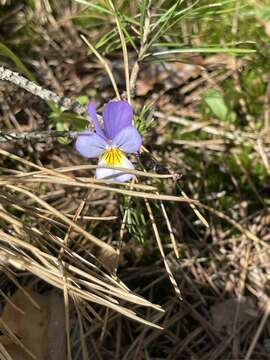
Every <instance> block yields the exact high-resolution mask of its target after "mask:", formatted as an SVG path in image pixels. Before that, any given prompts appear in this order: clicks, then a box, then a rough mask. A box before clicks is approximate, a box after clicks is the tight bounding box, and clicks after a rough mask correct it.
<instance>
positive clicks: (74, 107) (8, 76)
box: [0, 66, 86, 115]
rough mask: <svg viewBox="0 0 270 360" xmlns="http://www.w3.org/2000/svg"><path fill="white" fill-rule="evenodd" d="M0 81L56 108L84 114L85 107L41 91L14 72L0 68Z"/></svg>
mask: <svg viewBox="0 0 270 360" xmlns="http://www.w3.org/2000/svg"><path fill="white" fill-rule="evenodd" d="M0 80H5V81H9V82H11V83H13V84H16V85H17V86H19V87H21V88H23V89H25V90H26V91H28V92H30V93H31V94H34V95H36V96H39V97H40V98H41V99H43V100H45V101H52V102H54V103H55V104H57V105H58V106H63V107H64V108H66V109H68V110H71V111H73V112H75V113H77V114H79V115H83V114H84V113H85V110H86V107H85V106H82V105H81V104H80V103H79V102H78V101H75V100H71V99H69V98H67V97H65V96H59V95H57V94H55V93H54V92H52V91H50V90H46V89H43V88H42V87H41V86H39V85H37V84H35V83H34V82H32V81H30V80H27V79H26V78H25V77H23V76H21V75H20V74H18V73H16V72H14V71H11V70H9V69H6V68H4V67H3V66H0Z"/></svg>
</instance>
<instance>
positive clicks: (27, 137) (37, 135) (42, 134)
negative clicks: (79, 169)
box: [0, 130, 79, 143]
mask: <svg viewBox="0 0 270 360" xmlns="http://www.w3.org/2000/svg"><path fill="white" fill-rule="evenodd" d="M78 134H79V132H77V131H54V130H48V131H31V132H15V131H8V132H6V131H0V143H8V142H16V141H36V142H46V141H48V138H59V137H67V138H69V139H74V138H76V137H77V135H78Z"/></svg>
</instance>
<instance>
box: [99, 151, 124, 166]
mask: <svg viewBox="0 0 270 360" xmlns="http://www.w3.org/2000/svg"><path fill="white" fill-rule="evenodd" d="M123 157H124V154H123V152H122V151H121V150H120V149H118V148H117V147H111V148H109V149H107V150H105V151H104V153H103V155H102V160H103V161H104V162H105V164H106V165H107V166H119V165H120V164H121V162H122V160H123Z"/></svg>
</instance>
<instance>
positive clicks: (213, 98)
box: [204, 90, 230, 121]
mask: <svg viewBox="0 0 270 360" xmlns="http://www.w3.org/2000/svg"><path fill="white" fill-rule="evenodd" d="M204 101H205V103H206V104H207V106H208V108H209V109H210V110H211V112H212V113H213V114H214V115H215V116H216V117H217V118H218V119H220V120H223V121H225V120H227V119H228V115H229V113H230V111H229V109H228V107H227V105H226V104H225V101H224V99H223V96H222V95H221V94H220V93H219V92H218V91H216V90H210V91H208V92H207V93H206V94H205V96H204Z"/></svg>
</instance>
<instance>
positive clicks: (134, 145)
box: [112, 126, 142, 153]
mask: <svg viewBox="0 0 270 360" xmlns="http://www.w3.org/2000/svg"><path fill="white" fill-rule="evenodd" d="M141 145H142V138H141V135H140V134H139V132H138V130H137V129H136V128H135V127H134V126H128V127H125V128H124V129H123V130H121V131H120V132H119V133H118V134H117V135H116V136H115V138H114V139H113V141H112V146H117V147H118V148H119V149H120V150H122V151H124V152H127V153H135V152H137V151H138V150H139V148H140V146H141Z"/></svg>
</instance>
